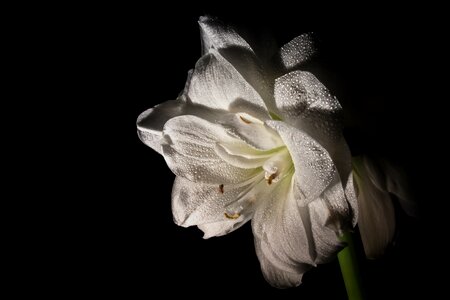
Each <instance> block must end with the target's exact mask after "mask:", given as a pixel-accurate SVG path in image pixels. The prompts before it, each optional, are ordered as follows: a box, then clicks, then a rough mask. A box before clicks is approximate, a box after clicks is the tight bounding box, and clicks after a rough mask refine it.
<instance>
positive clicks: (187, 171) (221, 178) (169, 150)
mask: <svg viewBox="0 0 450 300" xmlns="http://www.w3.org/2000/svg"><path fill="white" fill-rule="evenodd" d="M163 134H164V143H163V145H162V150H163V156H164V158H165V160H166V162H167V165H168V166H169V168H170V169H171V170H172V172H174V173H175V174H176V175H178V176H181V177H184V178H186V179H189V180H191V181H195V182H204V183H213V184H229V183H239V182H242V181H245V180H247V179H248V178H250V177H252V176H253V175H255V172H256V171H255V170H251V169H242V168H238V167H235V166H232V165H230V164H228V163H227V162H226V161H224V160H223V159H222V158H221V157H220V156H218V155H217V153H216V151H215V147H216V144H217V143H218V142H228V143H232V142H233V141H234V138H232V137H230V136H229V135H228V134H227V133H226V131H225V129H224V128H223V127H221V126H219V125H217V124H213V123H210V122H208V121H206V120H203V119H201V118H198V117H196V116H189V115H188V116H179V117H175V118H172V119H170V120H169V121H168V122H167V123H166V125H165V126H164V131H163Z"/></svg>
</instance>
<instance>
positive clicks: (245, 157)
mask: <svg viewBox="0 0 450 300" xmlns="http://www.w3.org/2000/svg"><path fill="white" fill-rule="evenodd" d="M236 144H237V143H235V144H234V145H226V144H221V143H217V144H216V149H215V150H216V153H217V155H219V156H220V157H221V158H222V159H223V160H224V161H226V162H227V163H229V164H230V165H232V166H235V167H239V168H244V169H254V168H258V167H261V166H262V165H264V162H265V161H266V160H267V158H268V157H270V155H271V153H267V152H264V151H259V152H261V153H260V154H259V155H258V154H256V155H255V154H253V151H255V152H256V151H257V150H254V149H252V148H250V147H249V146H248V145H247V144H245V143H244V142H242V145H241V146H240V148H241V151H240V152H239V153H236V152H234V153H233V150H235V148H236ZM252 150H253V151H252Z"/></svg>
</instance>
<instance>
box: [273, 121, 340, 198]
mask: <svg viewBox="0 0 450 300" xmlns="http://www.w3.org/2000/svg"><path fill="white" fill-rule="evenodd" d="M266 124H267V125H268V126H269V127H271V128H273V129H274V130H276V131H277V132H278V134H279V135H280V136H281V138H282V139H283V141H284V143H285V144H286V146H287V148H288V150H289V153H290V154H291V157H292V160H293V162H294V167H295V174H294V176H295V185H296V187H295V188H298V189H299V191H300V195H301V197H302V199H301V201H302V203H303V204H304V205H306V204H307V203H309V202H311V201H313V200H315V199H317V198H318V197H319V196H320V195H321V194H322V193H323V191H325V189H326V188H327V187H328V186H329V185H330V183H331V181H332V180H333V178H334V176H335V173H336V167H335V165H334V163H333V160H332V159H331V157H330V156H329V154H328V152H327V150H325V148H324V147H322V145H320V144H319V143H318V142H317V141H316V140H314V139H313V138H311V137H310V136H309V135H308V134H306V133H304V132H303V131H301V130H299V129H297V128H293V127H291V126H290V125H288V124H286V123H284V122H279V121H267V122H266Z"/></svg>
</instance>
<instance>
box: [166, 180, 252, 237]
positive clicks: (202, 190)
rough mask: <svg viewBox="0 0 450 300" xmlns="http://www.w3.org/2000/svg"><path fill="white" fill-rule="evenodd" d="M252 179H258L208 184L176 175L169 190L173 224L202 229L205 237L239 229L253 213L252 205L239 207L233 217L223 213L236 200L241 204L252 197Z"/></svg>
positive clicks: (225, 212)
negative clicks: (237, 182) (239, 209)
mask: <svg viewBox="0 0 450 300" xmlns="http://www.w3.org/2000/svg"><path fill="white" fill-rule="evenodd" d="M260 177H261V176H260ZM256 180H258V178H253V180H248V181H247V182H243V183H241V184H237V185H236V184H229V185H211V184H204V183H196V182H192V181H189V180H187V179H184V178H182V177H178V176H177V177H176V179H175V182H174V185H173V189H172V213H173V217H174V221H175V223H176V224H177V225H180V226H183V227H189V226H194V225H197V226H198V227H199V228H200V229H201V230H203V231H204V232H205V238H209V237H211V236H219V235H224V234H227V233H229V232H231V231H233V230H235V229H237V228H239V227H240V226H242V225H243V224H245V223H246V222H247V221H248V220H250V218H251V217H252V216H253V208H252V207H250V206H248V207H245V208H243V209H242V210H241V211H240V212H239V216H237V215H236V216H237V217H230V215H229V216H228V217H227V215H226V214H227V213H228V211H229V207H233V204H234V203H236V202H239V201H240V200H241V201H240V203H241V204H250V202H249V203H247V202H245V201H244V200H245V198H246V197H252V194H251V191H250V189H251V187H252V185H253V184H254V182H255V181H256ZM259 180H260V179H259Z"/></svg>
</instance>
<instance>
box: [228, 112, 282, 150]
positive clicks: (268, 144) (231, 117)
mask: <svg viewBox="0 0 450 300" xmlns="http://www.w3.org/2000/svg"><path fill="white" fill-rule="evenodd" d="M220 124H221V125H222V126H223V127H224V128H226V129H227V132H228V133H229V134H230V135H232V136H234V137H236V138H239V139H241V140H243V141H245V143H247V144H248V145H250V146H252V147H253V148H255V149H257V150H263V151H264V150H272V149H276V148H279V147H282V146H284V143H283V141H282V139H281V138H280V136H279V135H278V133H277V132H276V131H274V130H273V129H272V128H269V127H267V126H266V125H265V124H264V123H263V122H262V121H261V120H259V119H257V118H255V117H253V116H251V115H249V114H246V113H238V114H228V115H226V116H224V117H223V119H222V120H221V121H220Z"/></svg>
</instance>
